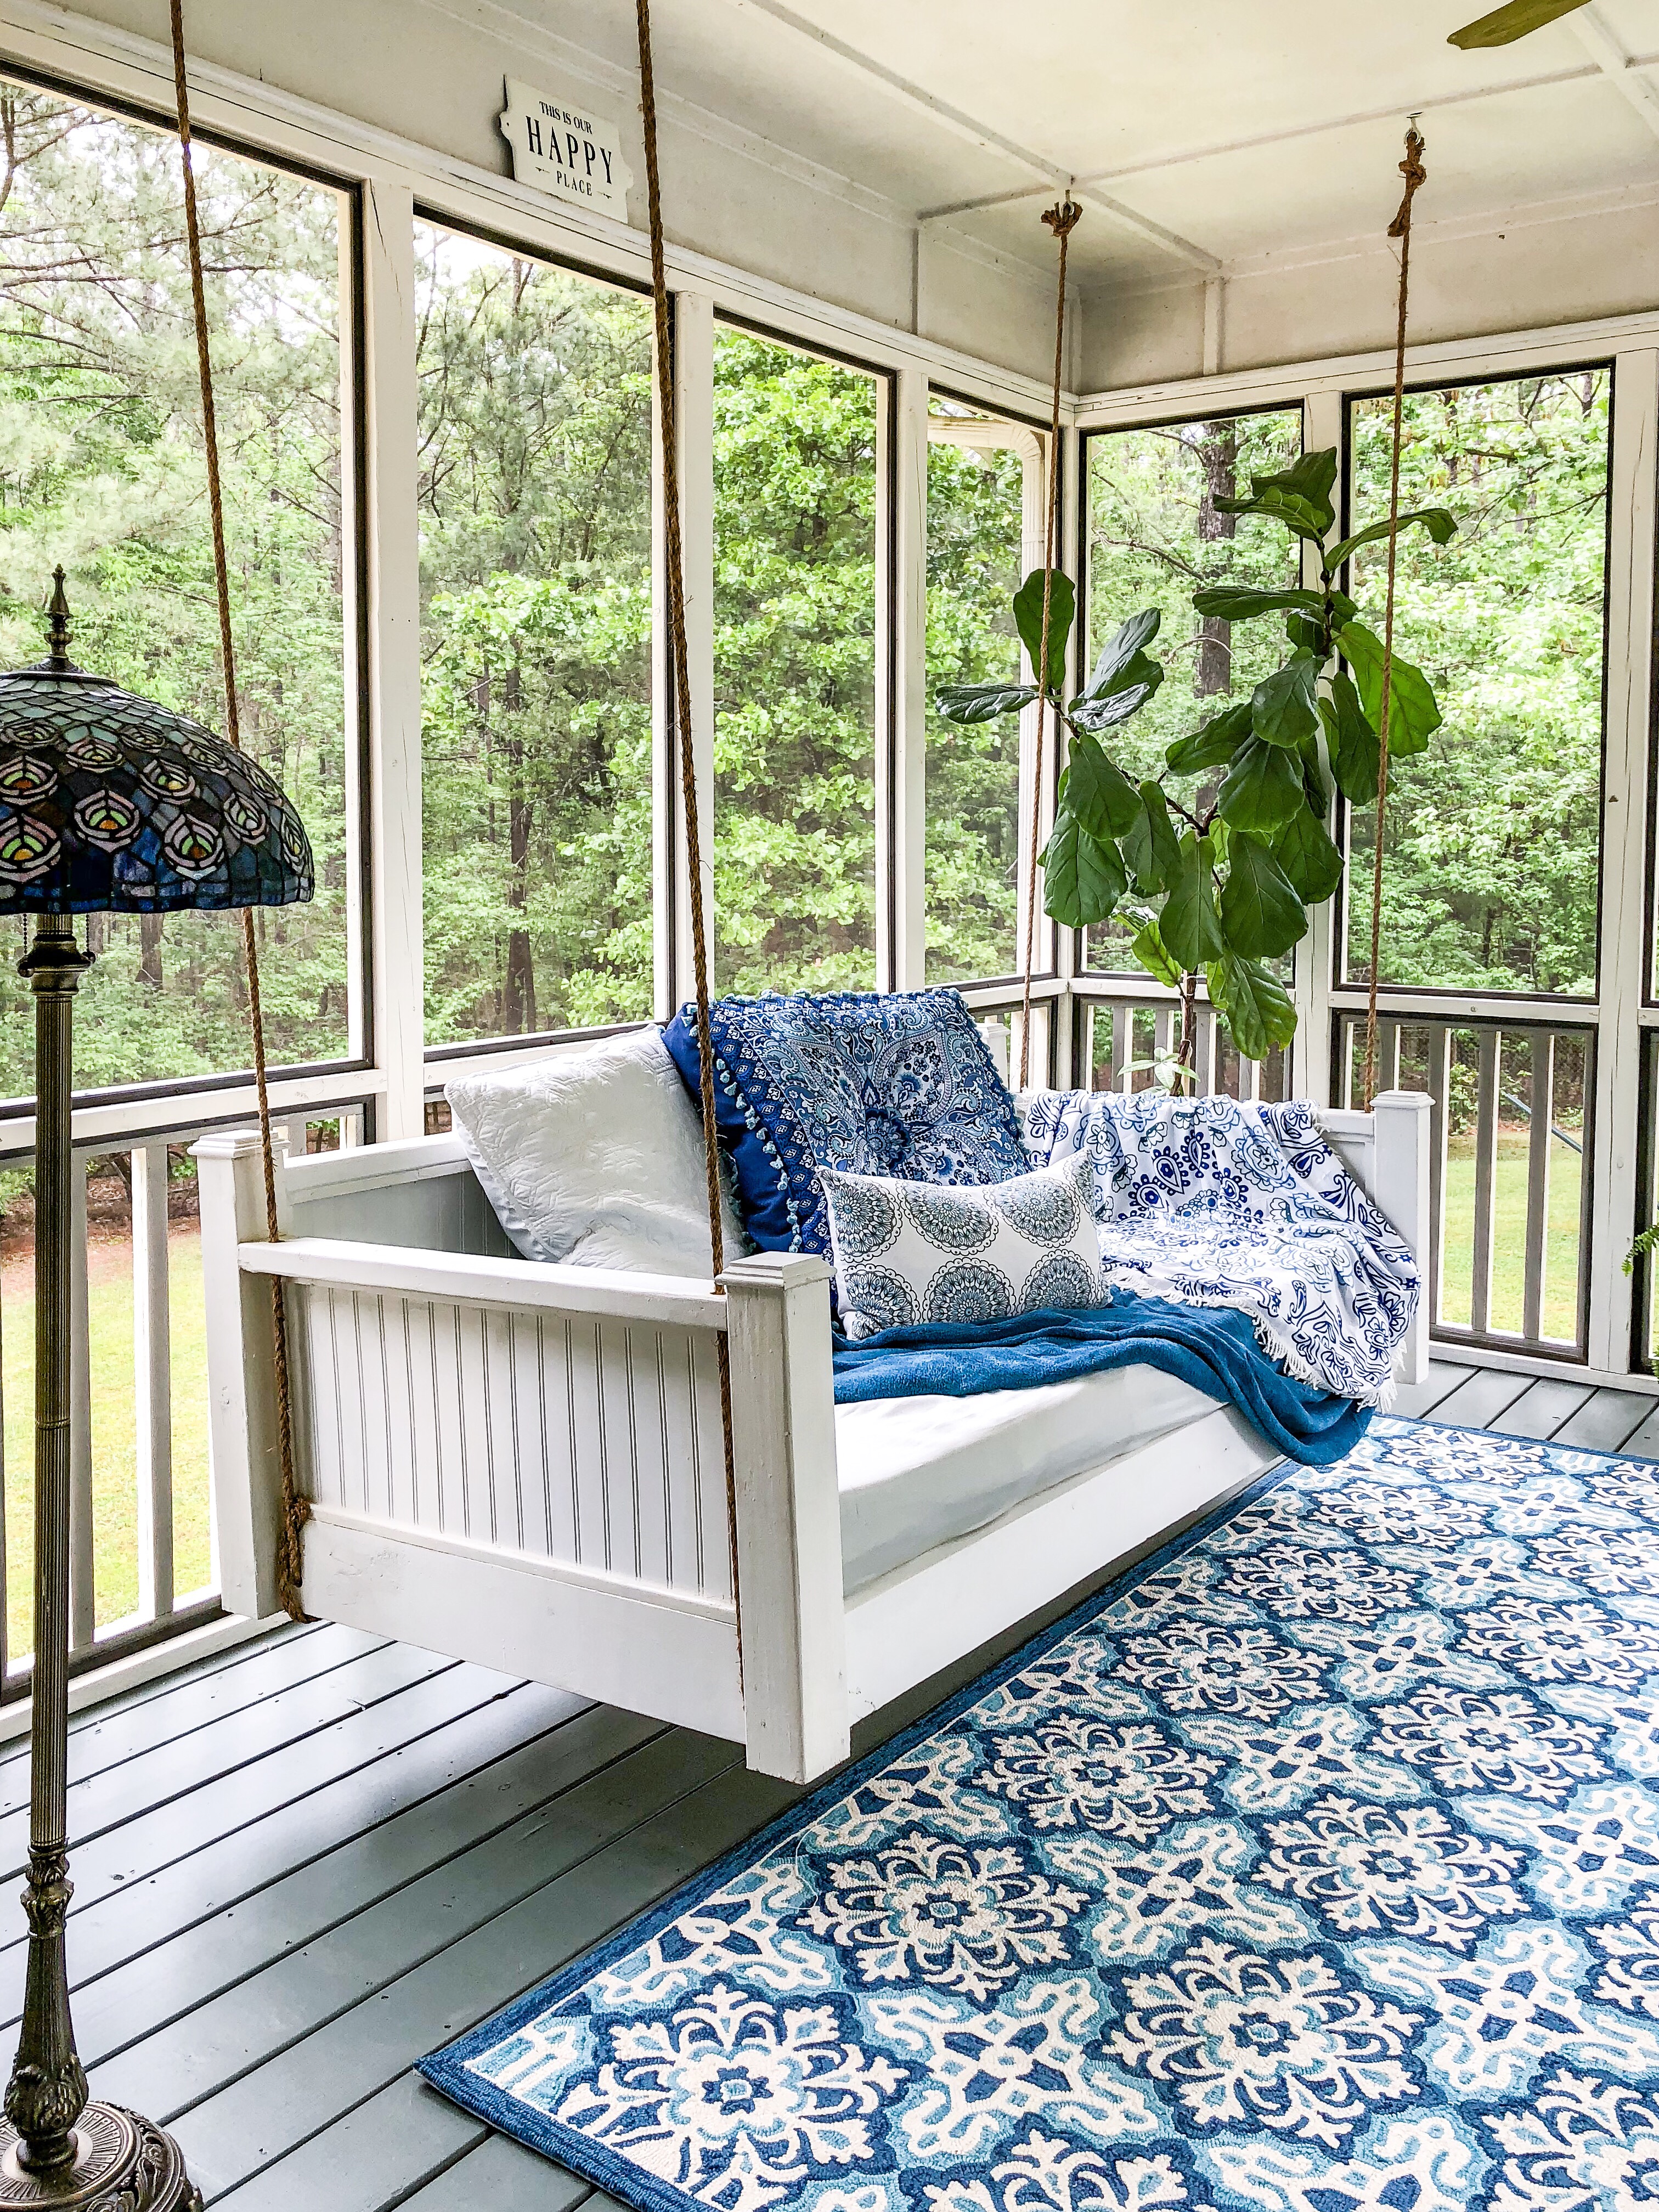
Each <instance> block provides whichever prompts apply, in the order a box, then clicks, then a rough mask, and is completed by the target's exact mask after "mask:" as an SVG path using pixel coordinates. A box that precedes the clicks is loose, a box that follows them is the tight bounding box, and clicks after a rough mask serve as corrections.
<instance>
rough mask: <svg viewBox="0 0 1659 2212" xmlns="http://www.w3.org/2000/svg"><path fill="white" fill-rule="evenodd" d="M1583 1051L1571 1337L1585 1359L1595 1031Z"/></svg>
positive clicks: (1591, 1237) (1585, 1038)
mask: <svg viewBox="0 0 1659 2212" xmlns="http://www.w3.org/2000/svg"><path fill="white" fill-rule="evenodd" d="M1582 1050H1583V1055H1584V1058H1583V1068H1584V1076H1583V1092H1582V1093H1581V1095H1582V1097H1583V1101H1584V1111H1583V1121H1582V1123H1581V1127H1582V1128H1583V1152H1581V1153H1580V1155H1579V1161H1578V1297H1577V1304H1576V1306H1575V1310H1574V1316H1573V1330H1572V1334H1573V1342H1574V1345H1575V1346H1576V1347H1577V1351H1578V1353H1579V1356H1580V1357H1581V1358H1582V1357H1583V1354H1584V1352H1585V1351H1586V1350H1587V1348H1588V1346H1589V1293H1590V1285H1589V1270H1590V1252H1591V1249H1592V1246H1593V1244H1594V1242H1595V1238H1594V1232H1593V1225H1592V1223H1591V1220H1590V1162H1591V1160H1592V1158H1594V1156H1595V1146H1594V1145H1593V1144H1592V1143H1591V1142H1590V1113H1591V1110H1592V1105H1591V1102H1592V1101H1593V1100H1594V1098H1595V1031H1594V1030H1586V1031H1585V1032H1584V1034H1583V1042H1582Z"/></svg>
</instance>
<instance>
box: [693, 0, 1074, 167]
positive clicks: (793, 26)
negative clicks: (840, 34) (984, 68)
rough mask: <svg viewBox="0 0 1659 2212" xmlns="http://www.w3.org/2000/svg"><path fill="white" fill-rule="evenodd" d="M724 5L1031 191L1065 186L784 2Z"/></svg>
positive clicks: (1041, 161)
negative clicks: (779, 32)
mask: <svg viewBox="0 0 1659 2212" xmlns="http://www.w3.org/2000/svg"><path fill="white" fill-rule="evenodd" d="M728 4H729V5H730V6H732V7H733V8H741V9H745V10H747V11H749V12H750V13H752V14H754V15H764V16H766V17H768V18H769V20H770V21H772V22H775V23H778V24H781V26H782V27H783V28H784V29H785V30H787V31H793V33H794V34H795V36H796V37H797V38H800V39H806V40H810V41H811V44H812V45H813V46H815V47H816V48H817V51H818V52H819V53H820V54H821V55H823V58H825V59H826V60H828V61H831V62H834V63H836V64H837V65H838V66H839V67H841V68H842V69H845V70H853V71H854V73H855V74H856V75H858V76H862V77H864V78H866V80H869V81H872V82H874V83H876V84H878V85H879V86H880V87H881V88H882V89H883V91H884V92H886V93H888V94H890V95H891V97H892V98H893V99H895V100H899V101H900V102H902V105H903V106H906V107H908V108H911V109H913V110H914V111H915V112H916V113H917V114H919V115H925V116H926V117H927V118H928V120H929V121H930V122H933V123H937V124H939V125H940V126H941V127H942V128H943V129H945V130H946V131H951V133H952V134H953V135H954V136H955V137H958V138H964V139H966V140H967V142H968V143H969V145H970V146H977V147H978V148H979V149H980V150H981V152H982V153H986V154H1000V155H1002V156H1003V158H1004V159H1005V160H1006V161H1013V162H1015V163H1017V164H1018V167H1021V168H1023V169H1028V170H1030V173H1031V174H1032V175H1033V176H1034V177H1037V178H1039V179H1042V181H1041V183H1040V184H1037V185H1033V186H1032V187H1031V190H1032V191H1033V192H1038V191H1053V190H1054V187H1055V186H1056V185H1061V186H1063V185H1066V184H1069V183H1070V181H1071V179H1070V177H1069V176H1068V174H1067V173H1066V170H1064V169H1062V168H1061V167H1060V166H1059V164H1058V163H1057V162H1054V161H1050V160H1049V159H1048V156H1047V155H1045V154H1038V153H1035V152H1033V151H1032V149H1030V147H1029V146H1022V145H1020V144H1019V143H1018V142H1017V141H1016V140H1014V139H1012V138H1007V137H1004V136H1003V134H1002V133H1001V131H994V130H993V129H992V128H991V126H990V125H989V124H988V123H981V122H980V121H978V120H977V118H975V117H974V116H971V115H966V114H964V113H963V111H962V110H961V109H960V108H959V107H952V106H951V105H950V103H949V102H948V101H947V100H939V99H936V98H935V97H934V95H933V94H932V93H931V92H929V91H928V90H927V87H926V86H925V85H920V84H915V83H913V82H911V80H910V79H909V78H908V77H903V76H900V75H899V73H898V71H897V70H890V69H889V68H888V67H887V65H886V64H885V63H884V62H878V61H877V60H876V59H875V58H874V57H873V56H872V55H870V54H866V53H863V52H860V50H859V48H858V47H856V46H848V43H847V41H846V40H844V39H838V38H836V35H835V34H834V33H833V32H830V31H825V30H822V29H820V28H819V27H818V25H817V24H816V23H812V22H809V21H807V19H806V18H805V16H804V15H796V13H795V11H794V9H793V8H787V7H786V6H785V5H784V4H783V0H728ZM1015 197H1020V198H1023V197H1024V193H1019V194H1016V195H1015Z"/></svg>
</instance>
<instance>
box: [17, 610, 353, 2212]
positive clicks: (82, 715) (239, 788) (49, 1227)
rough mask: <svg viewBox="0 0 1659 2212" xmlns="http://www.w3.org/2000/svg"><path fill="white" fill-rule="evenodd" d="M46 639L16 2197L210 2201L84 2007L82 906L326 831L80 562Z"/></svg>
mask: <svg viewBox="0 0 1659 2212" xmlns="http://www.w3.org/2000/svg"><path fill="white" fill-rule="evenodd" d="M51 614H52V634H51V643H50V650H49V653H48V657H47V658H46V659H45V660H41V661H37V662H35V663H34V665H33V666H32V667H28V668H19V669H16V670H14V671H12V672H11V673H10V674H9V675H0V915H6V914H33V915H34V916H35V917H36V921H35V928H34V939H33V943H32V944H31V945H30V946H29V949H28V951H27V953H26V955H25V956H24V957H23V960H22V962H21V973H22V974H23V975H27V978H28V980H29V982H30V985H31V987H32V988H33V994H34V1024H35V1027H34V1052H35V1124H34V1129H35V1136H34V1208H35V1212H34V1227H35V1245H34V1252H35V1260H34V1285H35V1303H34V1314H35V1324H34V1328H35V1367H34V1683H33V1716H32V1718H33V1728H32V1731H31V1735H30V1757H31V1767H30V1802H29V1871H28V1887H27V1889H26V1890H25V1891H24V1893H23V1910H24V1911H25V1913H26V1914H27V1918H28V1923H29V1956H28V1979H27V1985H26V1988H25V1992H24V1998H23V2026H22V2031H21V2035H20V2037H19V2040H18V2045H17V2057H16V2061H15V2063H14V2065H13V2067H12V2073H11V2080H10V2081H9V2084H8V2086H7V2089H6V2097H5V2120H4V2122H3V2124H0V2212H15V2208H21V2207H23V2206H28V2207H30V2208H33V2212H42V2208H47V2207H51V2208H59V2212H62V2208H69V2207H75V2208H78V2212H191V2208H197V2212H199V2207H200V2205H201V2202H202V2200H201V2198H200V2197H199V2196H198V2195H197V2192H196V2191H195V2189H194V2188H193V2187H192V2186H191V2181H190V2178H189V2176H188V2174H187V2173H186V2172H185V2162H184V2160H183V2158H182V2157H181V2156H180V2154H179V2148H178V2146H177V2144H175V2143H174V2142H173V2141H172V2139H171V2138H170V2137H169V2136H165V2135H163V2134H162V2133H161V2130H160V2129H159V2128H156V2127H155V2126H153V2125H152V2124H150V2122H149V2121H148V2120H145V2119H142V2118H139V2117H138V2115H137V2113H134V2112H124V2111H122V2110H121V2108H120V2107H119V2106H114V2105H99V2104H92V2103H89V2102H88V2094H87V2077H86V2075H85V2074H84V2073H83V2072H82V2067H81V2061H80V2059H79V2057H77V2055H76V2049H75V2029H74V2026H73V2024H72V2022H71V2021H70V1998H69V1977H68V1973H67V1971H66V1969H65V1966H64V1922H65V1920H66V1918H67V1917H68V1913H69V1903H70V1894H71V1891H70V1881H69V1845H68V1836H67V1832H66V1829H67V1814H66V1806H65V1795H66V1784H67V1774H66V1768H67V1765H68V1758H69V1602H70V1570H69V1543H70V1233H71V1217H70V1071H71V1066H72V1050H71V1031H72V1021H73V1012H74V1005H75V994H76V987H77V986H78V984H79V982H80V979H81V977H82V975H83V974H84V972H85V971H86V969H88V968H89V967H90V966H91V965H92V963H91V960H90V958H89V957H88V955H87V954H86V953H84V952H82V951H81V949H80V947H79V945H77V944H76V939H75V925H74V920H73V917H74V916H75V915H77V914H122V913H125V914H133V913H137V914H162V913H172V912H175V911H177V910H178V909H179V908H225V907H249V906H285V905H288V904H289V903H290V902H292V901H294V900H296V899H308V898H309V897H310V896H311V890H312V862H311V848H310V845H309V843H308V842H307V838H306V833H305V830H304V829H303V828H302V827H301V823H300V817H299V816H298V815H297V814H296V813H295V811H294V809H293V808H292V806H290V805H289V802H288V800H287V799H284V797H283V793H282V792H281V791H280V790H279V789H278V788H277V787H276V784H275V783H273V782H272V781H271V779H270V777H269V776H268V775H266V774H265V773H264V769H261V768H258V767H257V766H256V765H255V764H254V763H253V762H252V761H250V760H248V759H246V757H244V756H243V755H242V754H240V753H239V752H237V751H235V750H233V748H232V747H231V746H229V745H228V744H225V742H224V741H223V739H222V738H216V737H214V736H213V735H212V734H211V732H209V731H207V730H204V729H203V728H202V727H201V726H200V725H199V724H198V723H196V722H192V721H191V720H188V719H187V718H186V717H185V716H184V715H182V714H173V713H172V712H171V711H170V710H169V709H168V708H165V707H158V706H156V705H155V704H154V703H153V702H151V701H149V700H148V699H139V698H136V697H135V696H133V694H132V693H131V691H124V690H121V688H120V687H119V685H118V684H112V683H110V682H109V681H108V680H107V679H106V678H104V677H101V676H88V674H87V673H86V672H85V671H84V670H82V669H79V668H76V666H75V665H74V663H73V662H72V661H71V660H70V658H69V610H68V608H67V606H66V605H65V604H64V572H63V570H62V569H61V568H60V569H59V570H58V576H57V589H56V590H55V592H54V593H53V595H52V608H51Z"/></svg>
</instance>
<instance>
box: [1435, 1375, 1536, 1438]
mask: <svg viewBox="0 0 1659 2212" xmlns="http://www.w3.org/2000/svg"><path fill="white" fill-rule="evenodd" d="M1531 1383H1532V1377H1531V1376H1530V1375H1510V1374H1509V1373H1508V1372H1506V1371H1505V1370H1504V1369H1502V1368H1498V1367H1476V1368H1473V1369H1471V1370H1470V1372H1469V1374H1468V1376H1467V1378H1466V1379H1465V1380H1464V1381H1463V1382H1462V1383H1459V1384H1458V1386H1457V1388H1456V1389H1455V1390H1454V1391H1453V1392H1452V1393H1451V1394H1450V1395H1449V1397H1445V1398H1443V1399H1442V1400H1441V1401H1440V1403H1439V1404H1438V1405H1437V1407H1435V1409H1434V1413H1433V1414H1432V1416H1431V1418H1432V1419H1435V1420H1437V1421H1445V1422H1448V1423H1449V1424H1450V1425H1451V1426H1452V1427H1453V1428H1457V1429H1484V1428H1488V1427H1491V1428H1498V1427H1501V1425H1502V1423H1501V1421H1500V1419H1499V1416H1500V1415H1501V1414H1503V1413H1506V1412H1507V1411H1508V1409H1509V1408H1510V1407H1511V1406H1512V1405H1513V1404H1514V1403H1515V1401H1516V1399H1517V1398H1518V1397H1519V1396H1520V1395H1521V1394H1522V1391H1523V1390H1526V1389H1529V1388H1530V1386H1531Z"/></svg>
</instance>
